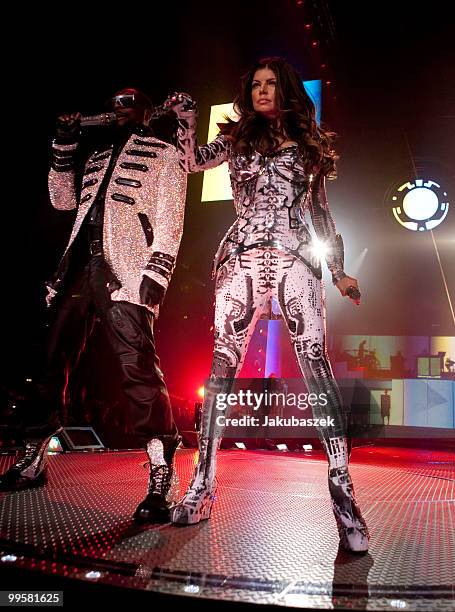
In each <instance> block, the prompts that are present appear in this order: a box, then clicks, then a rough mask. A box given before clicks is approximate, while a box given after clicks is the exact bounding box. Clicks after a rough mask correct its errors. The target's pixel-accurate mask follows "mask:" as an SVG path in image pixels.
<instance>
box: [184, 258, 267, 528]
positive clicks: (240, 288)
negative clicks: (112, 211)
mask: <svg viewBox="0 0 455 612" xmlns="http://www.w3.org/2000/svg"><path fill="white" fill-rule="evenodd" d="M261 265H262V264H261V254H260V253H257V252H256V251H249V252H247V253H245V254H243V255H241V256H240V257H238V258H236V259H235V260H234V259H232V260H230V261H229V262H228V263H227V264H226V265H224V266H223V267H222V268H221V269H220V270H219V272H218V275H217V279H216V289H215V298H216V302H215V347H214V352H213V361H212V367H211V371H210V378H209V380H208V381H207V384H206V387H205V395H204V404H203V407H202V417H201V425H200V431H199V461H198V465H197V466H196V470H195V473H194V477H193V480H192V482H191V484H190V487H189V489H188V491H187V492H186V494H185V496H184V497H183V499H182V500H181V501H180V503H179V504H178V505H177V506H176V507H175V508H174V510H173V513H172V521H173V522H174V523H180V524H192V523H198V522H199V521H201V520H203V519H208V518H209V516H210V512H211V508H212V504H213V500H214V495H215V489H216V480H215V472H216V452H217V450H218V447H219V445H220V442H221V438H222V435H223V429H224V428H223V427H221V426H220V425H219V424H218V423H217V416H219V415H220V411H219V410H217V408H216V396H217V394H218V393H229V392H230V390H231V388H232V384H233V380H234V378H235V377H236V376H237V375H238V373H239V372H240V370H241V368H242V365H243V361H244V358H245V355H246V352H247V350H248V344H249V341H250V339H251V336H252V334H253V331H254V328H255V326H256V322H257V320H258V317H259V315H260V313H261V310H262V307H263V305H264V304H265V301H266V299H267V295H268V288H267V287H263V288H262V289H261V281H258V277H259V276H260V270H261Z"/></svg>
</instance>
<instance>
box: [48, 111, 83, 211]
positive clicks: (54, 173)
mask: <svg viewBox="0 0 455 612" xmlns="http://www.w3.org/2000/svg"><path fill="white" fill-rule="evenodd" d="M79 118H80V114H79V113H74V114H73V115H62V116H61V117H59V119H58V122H57V133H56V137H55V139H54V141H53V143H52V163H51V169H50V171H49V178H48V186H49V196H50V200H51V203H52V206H53V207H54V208H57V209H58V210H73V209H75V208H76V207H77V196H76V188H75V161H76V153H77V147H78V136H79V129H80V123H79Z"/></svg>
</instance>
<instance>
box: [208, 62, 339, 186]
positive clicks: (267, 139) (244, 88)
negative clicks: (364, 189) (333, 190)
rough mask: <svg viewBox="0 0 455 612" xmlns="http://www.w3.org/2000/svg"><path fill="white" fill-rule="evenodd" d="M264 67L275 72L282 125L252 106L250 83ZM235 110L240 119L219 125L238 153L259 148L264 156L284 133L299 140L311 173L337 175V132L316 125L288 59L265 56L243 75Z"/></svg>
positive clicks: (312, 112) (310, 106) (307, 98)
mask: <svg viewBox="0 0 455 612" xmlns="http://www.w3.org/2000/svg"><path fill="white" fill-rule="evenodd" d="M261 68H269V69H270V70H272V71H273V72H274V73H275V77H276V81H277V84H276V90H275V91H276V94H275V95H276V103H277V108H278V110H279V113H280V119H281V122H280V124H281V126H280V128H278V125H277V123H276V122H274V121H270V120H269V119H267V118H266V117H264V116H263V115H261V114H260V113H257V112H256V111H255V110H254V108H253V101H252V98H251V86H252V82H253V78H254V74H255V72H256V71H257V70H260V69H261ZM234 110H235V112H236V113H237V114H238V115H239V116H240V119H239V120H238V121H233V120H232V119H229V118H226V119H227V122H226V123H224V124H221V125H220V128H221V133H222V134H225V135H226V136H228V137H229V139H230V140H231V141H232V143H233V147H234V151H235V152H236V153H240V154H243V155H250V154H251V153H252V152H253V151H254V150H256V151H258V152H259V153H262V154H263V155H264V154H266V153H270V152H274V151H276V149H277V148H278V147H279V144H280V138H281V139H282V138H283V134H285V135H286V137H287V138H289V139H290V140H294V141H295V142H297V143H298V146H299V152H300V155H301V156H302V160H303V164H304V166H305V168H306V170H307V172H308V173H315V172H317V171H319V170H322V172H323V174H324V175H326V176H327V177H328V178H335V177H336V160H337V159H338V156H337V155H336V153H335V151H334V150H333V148H332V142H333V139H334V137H335V133H334V132H330V131H327V130H325V129H323V128H322V127H321V126H318V125H317V123H316V112H315V106H314V104H313V102H312V100H311V98H310V97H309V95H308V94H307V92H306V91H305V87H304V85H303V83H302V79H301V78H300V75H299V74H298V72H297V71H296V70H295V69H294V68H293V67H292V66H291V65H290V64H289V63H288V62H287V61H286V60H285V59H283V58H281V57H266V58H264V59H261V60H259V61H258V62H257V63H256V64H255V65H254V66H253V67H252V68H251V69H250V70H249V71H248V72H247V73H246V74H245V75H243V77H242V79H241V85H240V91H239V93H238V95H237V96H236V98H235V100H234Z"/></svg>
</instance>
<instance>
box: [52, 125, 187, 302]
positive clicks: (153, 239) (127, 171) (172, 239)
mask: <svg viewBox="0 0 455 612" xmlns="http://www.w3.org/2000/svg"><path fill="white" fill-rule="evenodd" d="M139 132H140V130H139ZM76 149H77V144H69V145H68V144H64V145H62V144H56V143H55V142H54V144H53V162H52V167H51V170H50V173H49V194H50V199H51V202H52V205H53V206H54V207H55V208H57V209H59V210H73V209H77V214H76V220H75V222H74V225H73V228H72V232H71V236H70V239H69V242H68V245H67V247H66V249H65V252H64V255H63V257H62V260H61V261H60V264H59V267H58V270H57V273H56V275H55V277H54V279H53V281H52V282H50V283H49V284H48V291H49V295H48V300H47V301H48V304H49V303H50V301H51V299H52V297H53V296H54V295H55V293H56V292H57V291H58V289H59V286H60V285H61V283H62V280H63V278H64V275H65V272H66V270H67V267H68V261H69V257H70V252H71V245H72V244H73V242H74V240H75V238H76V236H77V234H78V232H79V230H80V228H81V225H82V223H83V221H84V219H85V217H86V215H87V213H88V211H89V209H90V206H91V204H92V202H93V201H94V199H95V197H96V194H97V191H98V189H99V187H100V185H101V183H102V180H103V177H104V174H105V172H106V170H107V168H108V165H109V161H110V158H111V155H112V147H111V148H110V149H108V150H104V151H102V152H97V151H95V152H93V153H92V155H91V156H90V157H89V159H88V160H87V162H86V164H85V169H84V174H83V179H82V185H81V189H80V190H77V189H76V185H75V171H74V161H75V160H74V158H75V154H76ZM78 191H80V196H78V195H77V193H78ZM185 196H186V175H185V173H184V172H183V171H182V169H181V167H180V166H179V162H178V157H177V151H176V149H175V147H174V146H172V145H170V144H168V143H165V142H162V141H161V140H158V139H157V138H154V137H153V136H150V135H144V134H142V135H141V134H140V133H139V134H136V133H133V134H132V135H131V136H130V138H129V139H128V141H127V142H126V144H125V146H124V147H123V149H122V150H121V152H120V154H119V156H118V159H117V161H116V163H115V166H114V168H113V172H112V176H111V179H110V181H109V184H108V186H107V191H106V197H105V205H104V222H103V249H104V256H105V259H106V261H107V262H108V263H109V265H110V267H111V269H112V272H113V273H114V275H115V277H116V279H117V281H118V283H116V284H115V285H114V286H113V287H112V289H111V291H112V292H111V298H112V299H113V300H115V301H127V302H132V303H135V304H141V300H140V297H139V286H140V283H141V280H142V276H143V275H144V274H145V275H147V276H150V277H151V278H153V280H155V281H156V282H158V283H159V284H160V285H162V286H163V287H164V288H165V289H167V287H168V284H169V281H170V279H171V275H172V272H173V269H174V266H175V260H176V256H177V252H178V249H179V245H180V239H181V236H182V231H183V218H184V208H185ZM152 310H154V311H155V314H158V308H157V307H155V308H153V309H152Z"/></svg>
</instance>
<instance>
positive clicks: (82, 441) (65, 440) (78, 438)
mask: <svg viewBox="0 0 455 612" xmlns="http://www.w3.org/2000/svg"><path fill="white" fill-rule="evenodd" d="M56 437H57V438H58V439H59V440H60V442H61V444H62V446H63V448H64V449H65V450H70V451H76V450H96V449H102V448H104V444H103V443H102V442H101V440H100V439H99V437H98V434H97V433H96V432H95V430H94V429H93V427H64V428H63V430H62V431H61V432H59V433H58V434H57V436H56Z"/></svg>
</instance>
